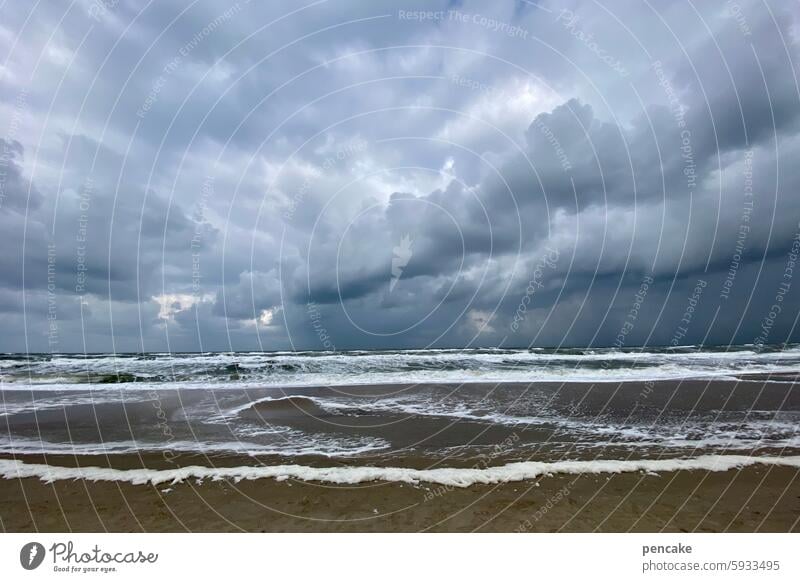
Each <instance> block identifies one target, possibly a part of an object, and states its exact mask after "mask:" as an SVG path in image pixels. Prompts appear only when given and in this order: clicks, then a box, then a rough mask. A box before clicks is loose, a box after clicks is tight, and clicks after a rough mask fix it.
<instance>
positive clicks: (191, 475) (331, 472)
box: [0, 455, 800, 487]
mask: <svg viewBox="0 0 800 582" xmlns="http://www.w3.org/2000/svg"><path fill="white" fill-rule="evenodd" d="M753 465H767V466H783V467H795V468H800V456H791V457H752V456H744V455H703V456H700V457H695V458H690V459H642V460H623V461H617V460H595V461H557V462H553V463H542V462H535V461H528V462H522V463H509V464H507V465H502V466H499V467H488V468H485V469H469V468H439V469H409V468H405V467H307V466H304V465H276V466H271V467H269V466H254V467H249V466H241V467H200V466H191V467H181V468H176V469H129V470H120V469H110V468H105V467H60V466H53V465H42V464H34V463H25V462H23V461H20V460H16V459H0V476H2V477H3V478H5V479H18V478H38V479H40V480H41V481H44V482H45V483H52V482H54V481H70V480H76V479H83V480H85V481H95V482H97V481H107V482H117V483H130V484H132V485H146V484H151V485H160V484H162V483H172V484H174V483H180V482H182V481H184V480H186V479H196V480H200V481H203V480H206V479H208V480H212V481H220V480H232V481H234V482H238V481H242V480H245V481H251V480H255V479H269V478H272V479H276V480H278V481H284V480H286V479H297V480H301V481H320V482H325V483H336V484H342V485H355V484H358V483H365V482H369V481H389V482H399V483H409V484H417V483H420V482H425V483H434V484H438V485H446V486H450V487H469V486H470V485H493V484H497V483H507V482H513V481H524V480H527V479H535V478H536V477H540V476H542V475H552V474H559V473H561V474H570V475H583V474H602V473H632V472H638V471H646V472H648V473H658V472H665V471H667V472H669V471H695V470H704V471H729V470H731V469H738V468H742V467H748V466H753Z"/></svg>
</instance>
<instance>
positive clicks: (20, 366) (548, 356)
mask: <svg viewBox="0 0 800 582" xmlns="http://www.w3.org/2000/svg"><path fill="white" fill-rule="evenodd" d="M798 372H800V348H799V347H798V346H770V347H769V348H756V347H752V346H750V347H742V346H740V347H736V348H729V349H727V350H723V349H714V348H688V347H684V348H681V349H673V348H659V349H651V348H648V349H637V350H612V349H595V350H587V349H562V350H542V349H538V350H537V349H516V350H512V349H493V350H492V349H465V350H405V351H395V352H369V351H352V352H272V353H215V354H208V353H203V354H147V355H142V354H134V355H114V354H94V355H87V356H84V355H80V356H75V355H73V356H70V355H53V356H48V357H38V356H30V355H24V354H17V355H7V356H5V359H4V360H2V361H1V362H0V382H2V384H3V386H2V389H3V390H20V389H39V388H40V387H41V388H44V389H52V388H53V387H56V388H57V389H59V390H63V389H84V390H85V389H87V385H91V387H92V389H94V387H95V386H103V385H109V384H120V385H122V386H124V387H125V388H126V389H131V390H147V389H154V388H163V387H168V388H181V389H183V388H186V389H190V388H208V387H221V386H227V385H231V384H233V383H235V384H237V385H239V386H285V387H288V386H339V385H351V384H397V383H405V384H414V383H473V382H489V383H494V382H498V383H499V382H523V383H526V382H548V381H549V382H619V381H648V380H676V379H688V378H711V377H713V378H715V379H727V380H736V379H739V378H740V377H741V376H743V375H747V374H765V373H769V374H797V373H798Z"/></svg>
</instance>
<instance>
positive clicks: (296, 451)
mask: <svg viewBox="0 0 800 582" xmlns="http://www.w3.org/2000/svg"><path fill="white" fill-rule="evenodd" d="M280 432H283V433H286V434H285V438H284V439H282V440H281V441H280V442H277V443H273V444H261V443H256V442H250V441H242V440H236V441H216V442H203V441H178V440H172V441H165V442H161V443H152V442H142V441H111V442H103V443H55V442H46V441H41V440H34V439H20V438H15V439H13V440H8V439H6V441H5V442H0V453H5V454H15V455H26V454H27V455H31V454H34V455H42V454H46V455H70V456H96V455H126V454H142V453H163V452H167V451H169V452H171V453H187V454H201V455H213V454H237V455H247V456H251V457H266V456H278V457H304V456H319V457H328V458H338V457H356V456H360V455H365V454H369V453H377V452H379V451H383V450H386V449H388V448H389V446H390V445H389V443H388V442H387V441H385V440H383V439H381V438H377V437H334V436H331V435H324V436H322V435H319V436H317V435H308V434H301V433H299V432H298V431H291V430H283V431H280Z"/></svg>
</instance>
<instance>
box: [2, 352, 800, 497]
mask: <svg viewBox="0 0 800 582" xmlns="http://www.w3.org/2000/svg"><path fill="white" fill-rule="evenodd" d="M799 378H800V345H795V344H781V345H766V346H753V345H744V346H725V347H702V346H680V347H665V348H651V347H647V348H629V349H610V348H592V349H576V348H567V349H565V348H559V349H555V348H553V349H549V348H530V349H419V350H394V351H380V350H375V351H367V350H354V351H338V352H319V351H316V352H312V351H298V352H287V351H278V352H225V353H145V354H137V353H126V354H120V353H118V354H66V353H64V354H18V353H16V354H15V353H6V354H2V355H0V457H2V458H0V474H2V475H4V476H6V477H14V476H19V475H21V474H23V473H24V471H26V470H27V471H31V470H33V472H34V474H35V475H38V476H39V477H41V478H45V479H47V478H52V479H57V478H60V477H58V476H56V473H54V472H53V471H54V470H55V468H54V466H51V465H49V464H48V462H47V461H48V459H54V458H66V457H71V458H89V457H96V458H98V459H101V458H102V459H106V460H108V459H113V458H114V457H115V456H130V455H137V456H139V458H145V457H147V458H148V459H152V458H156V457H157V458H159V459H160V462H159V464H158V467H148V466H146V465H147V463H143V465H142V467H141V469H139V470H140V471H145V473H141V472H140V473H136V475H134V474H133V473H131V474H130V475H129V476H127V477H124V476H119V475H117V476H114V477H113V478H114V479H123V480H124V479H128V480H132V479H138V480H140V481H141V480H142V479H144V480H145V481H147V480H161V479H168V480H169V479H173V478H182V477H181V476H186V477H189V476H195V477H197V476H198V471H199V472H200V476H201V477H208V476H209V475H210V476H214V475H216V476H218V477H220V478H222V477H225V475H226V474H227V473H225V472H226V471H227V472H230V471H233V473H232V475H233V476H234V477H235V476H236V475H239V477H240V478H250V477H248V475H249V476H252V475H261V476H268V477H280V476H281V475H283V476H284V478H302V477H298V475H307V476H310V477H309V478H311V479H319V480H323V481H331V482H343V483H351V482H357V481H359V480H367V481H368V480H371V479H375V478H381V479H385V478H389V479H391V478H392V476H394V477H395V478H397V479H398V480H411V481H413V480H414V479H420V478H421V479H424V480H433V481H437V479H438V480H439V481H440V482H442V480H444V481H446V482H447V483H451V482H455V483H458V484H460V486H466V485H469V484H470V483H478V482H493V481H491V480H492V479H495V481H497V480H500V481H502V480H504V479H506V478H507V475H509V474H515V475H518V476H519V475H522V477H521V478H526V477H525V475H528V474H529V473H530V472H531V471H533V472H534V473H536V472H538V473H537V474H540V473H541V472H548V471H551V472H552V471H558V470H564V471H571V472H581V471H584V470H585V471H598V470H601V469H602V470H603V471H605V470H608V471H612V470H613V471H619V470H645V471H647V470H653V471H658V470H661V469H659V467H662V468H663V467H667V466H669V467H673V468H674V466H675V464H676V463H678V464H680V463H690V464H692V463H693V464H695V465H697V464H698V463H699V465H698V467H696V468H704V467H705V468H713V467H721V468H720V469H719V470H727V469H725V467H727V466H728V465H730V464H731V463H733V464H734V465H735V464H737V463H739V464H747V463H750V462H759V463H764V464H792V463H795V464H797V463H799V462H800V461H799V460H800V456H798V455H800V433H799V432H798V429H800V392H798V390H797V387H796V384H797V380H798V379H799ZM31 459H33V461H32V460H31ZM231 459H236V462H232V461H231ZM242 459H245V460H246V462H243V461H242ZM753 459H755V461H753ZM34 461H35V462H34ZM161 461H163V462H169V463H173V464H174V466H170V465H164V463H163V462H161ZM189 461H191V466H192V467H195V468H194V469H192V470H194V471H195V472H194V473H192V472H191V471H189V472H188V473H187V472H186V471H187V468H186V466H187V463H188V462H189ZM531 463H532V464H533V465H531ZM576 463H577V464H576ZM598 463H599V464H598ZM665 463H666V465H665ZM84 464H85V463H84ZM198 464H199V466H201V467H202V468H201V469H197V466H198ZM692 466H694V465H692ZM25 467H27V469H25ZM31 467H34V468H35V469H31ZM37 467H38V468H37ZM48 467H49V468H48ZM509 467H511V468H512V469H513V468H516V469H515V470H517V472H516V473H515V472H514V470H512V469H509ZM520 467H523V468H524V467H527V468H524V469H520ZM598 467H600V468H601V469H598ZM58 469H59V470H62V469H63V470H64V471H67V468H66V467H58ZM217 469H219V470H218V471H217V472H216V473H214V471H216V470H217ZM223 469H224V470H223ZM75 470H78V469H74V468H73V469H69V471H75ZM97 470H98V471H99V470H100V468H99V467H98V469H97ZM104 470H105V469H104ZM37 471H38V472H37ZM148 471H149V472H148ZM174 471H179V472H178V473H175V472H174ZM180 471H183V473H180ZM236 471H238V473H237V472H236ZM320 471H322V473H320ZM353 471H356V472H355V473H354V472H353ZM370 471H378V473H370ZM381 471H382V472H381ZM393 471H394V472H393ZM398 471H399V472H398ZM409 471H410V472H411V473H408V472H409ZM415 471H416V472H419V471H422V472H423V476H422V477H420V475H419V474H417V473H414V472H415ZM426 471H428V472H430V471H434V473H435V471H440V473H435V475H434V474H429V473H425V472H426ZM441 471H451V473H448V474H447V475H448V476H447V477H443V476H442V475H444V474H443V473H441ZM452 471H455V472H456V473H452ZM459 471H460V472H461V473H459ZM464 471H467V473H464ZM519 471H522V472H521V473H520V472H519ZM526 471H528V473H526ZM209 472H210V473H209ZM206 473H208V474H206ZM456 474H457V475H458V476H457V477H453V475H456ZM70 475H72V474H71V473H69V475H68V474H66V473H65V474H64V475H62V476H63V478H74V475H72V477H70ZM376 475H377V476H376ZM409 475H411V476H410V477H409ZM437 475H438V476H437ZM504 475H505V476H506V477H504ZM109 478H111V477H109ZM253 478H256V477H253ZM487 479H488V480H489V481H487Z"/></svg>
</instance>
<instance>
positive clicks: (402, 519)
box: [0, 459, 800, 532]
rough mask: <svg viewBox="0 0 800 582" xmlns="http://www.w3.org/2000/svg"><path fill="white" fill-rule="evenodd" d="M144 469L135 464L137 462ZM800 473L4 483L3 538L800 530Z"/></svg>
mask: <svg viewBox="0 0 800 582" xmlns="http://www.w3.org/2000/svg"><path fill="white" fill-rule="evenodd" d="M128 461H130V462H133V461H134V459H128ZM798 477H800V469H798V468H793V467H782V466H763V465H755V466H747V467H742V468H739V469H732V470H728V471H719V472H713V471H706V470H676V471H671V472H660V473H657V474H652V473H647V472H630V473H611V474H587V473H583V474H578V475H569V474H551V475H541V476H538V477H536V478H534V479H530V480H526V481H520V482H507V483H498V484H483V485H470V486H467V487H454V486H448V485H436V484H431V483H417V484H409V483H398V482H391V483H390V482H385V481H370V482H367V483H358V484H351V485H335V484H327V483H319V482H308V481H298V480H295V479H286V480H281V481H279V480H276V479H258V480H242V481H239V482H235V481H232V480H229V479H222V480H218V481H212V480H204V481H201V482H197V481H195V480H194V479H186V480H184V481H183V482H181V483H162V484H159V485H158V486H154V485H151V484H143V485H133V484H130V483H125V482H116V481H115V482H110V481H96V482H95V481H89V480H86V479H81V480H59V481H55V482H53V483H44V482H42V481H40V480H39V479H36V478H23V479H0V525H2V529H3V530H4V531H15V532H25V531H73V532H91V531H112V532H134V531H167V532H169V531H172V532H176V531H271V532H289V531H292V532H302V531H309V532H328V531H329V532H345V531H351V532H362V531H363V532H365V531H385V532H416V531H451V532H464V531H496V532H527V531H530V532H546V531H580V532H590V531H614V532H625V531H647V532H655V531H672V532H680V531H687V532H688V531H737V532H753V531H774V532H790V531H800V526H799V525H798V522H800V479H798Z"/></svg>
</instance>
